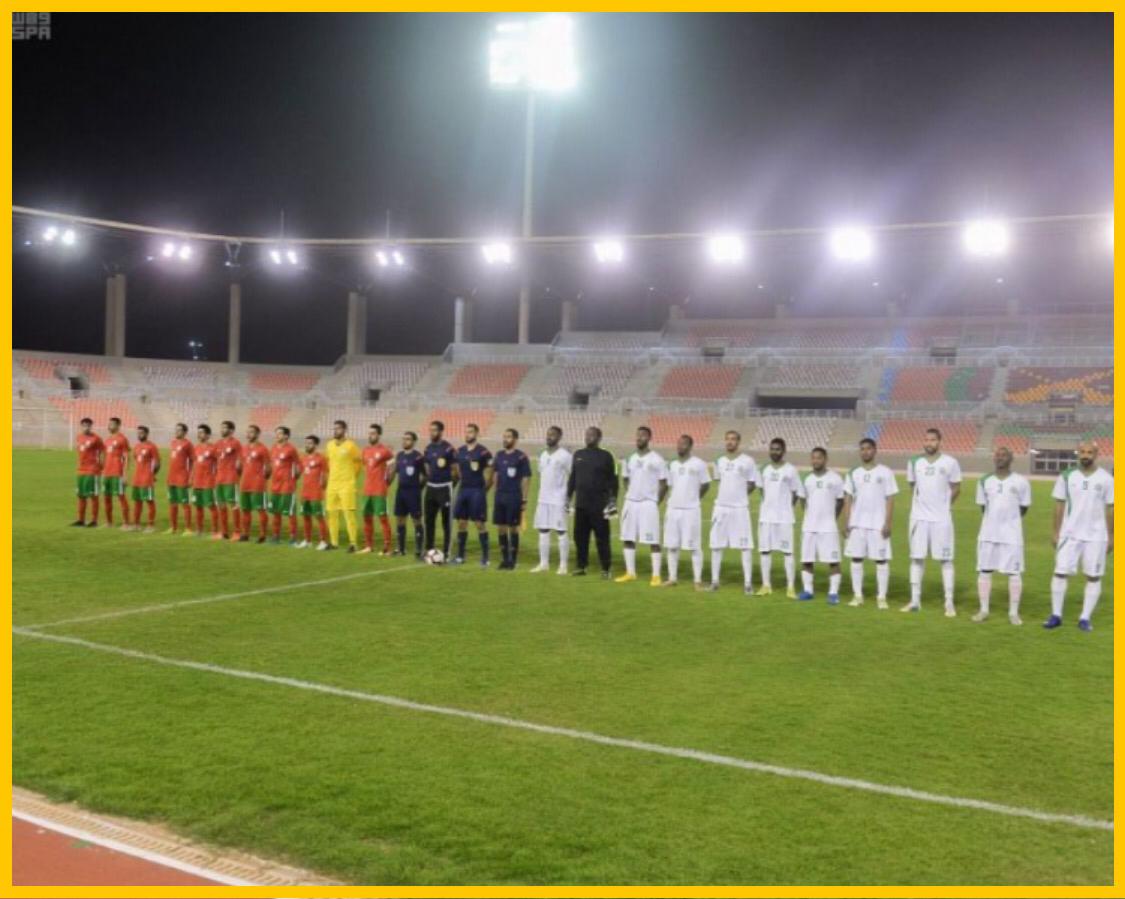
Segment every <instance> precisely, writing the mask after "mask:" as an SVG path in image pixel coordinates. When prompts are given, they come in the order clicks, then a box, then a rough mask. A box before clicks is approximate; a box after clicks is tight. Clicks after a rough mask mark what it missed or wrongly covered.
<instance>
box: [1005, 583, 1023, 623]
mask: <svg viewBox="0 0 1125 899" xmlns="http://www.w3.org/2000/svg"><path fill="white" fill-rule="evenodd" d="M1022 595H1023V578H1022V577H1021V576H1020V575H1018V574H1013V575H1012V576H1011V577H1009V578H1008V614H1009V615H1018V614H1019V613H1020V597H1021V596H1022Z"/></svg>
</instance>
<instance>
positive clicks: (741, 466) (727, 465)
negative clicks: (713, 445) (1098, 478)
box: [715, 453, 758, 509]
mask: <svg viewBox="0 0 1125 899" xmlns="http://www.w3.org/2000/svg"><path fill="white" fill-rule="evenodd" d="M715 478H716V479H717V480H718V482H719V495H718V496H716V497H715V505H717V506H730V507H731V508H735V509H745V508H747V507H748V506H749V505H750V497H749V495H748V494H747V492H746V485H747V484H757V483H758V466H757V465H755V464H754V460H753V459H751V458H750V457H749V456H747V455H746V454H745V453H743V454H742V455H741V456H735V457H734V458H733V459H732V458H731V457H730V456H719V458H718V461H716V462H715Z"/></svg>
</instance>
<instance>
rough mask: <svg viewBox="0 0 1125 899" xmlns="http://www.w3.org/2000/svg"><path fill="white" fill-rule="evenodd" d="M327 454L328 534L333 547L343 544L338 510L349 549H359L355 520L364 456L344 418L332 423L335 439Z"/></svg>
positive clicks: (325, 451)
mask: <svg viewBox="0 0 1125 899" xmlns="http://www.w3.org/2000/svg"><path fill="white" fill-rule="evenodd" d="M324 455H325V456H327V457H328V490H327V495H326V496H325V500H326V502H325V511H326V512H327V514H328V537H329V540H331V542H332V545H333V546H339V545H340V522H339V519H338V518H337V517H336V513H337V512H342V513H343V515H344V524H346V525H347V528H348V552H350V553H354V552H355V551H356V543H357V541H358V539H359V533H358V530H357V527H356V520H355V482H356V477H357V476H358V475H359V470H360V469H361V468H362V467H363V455H362V454H361V453H360V451H359V447H358V446H356V445H355V442H354V441H352V440H349V439H348V424H347V422H345V421H335V422H333V423H332V439H331V440H329V441H328V445H327V446H326V447H325V448H324Z"/></svg>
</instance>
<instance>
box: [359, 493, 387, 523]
mask: <svg viewBox="0 0 1125 899" xmlns="http://www.w3.org/2000/svg"><path fill="white" fill-rule="evenodd" d="M386 514H387V498H386V497H385V496H365V497H364V498H363V517H364V518H372V517H374V516H376V515H386Z"/></svg>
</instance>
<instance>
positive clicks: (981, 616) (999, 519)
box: [973, 446, 1031, 624]
mask: <svg viewBox="0 0 1125 899" xmlns="http://www.w3.org/2000/svg"><path fill="white" fill-rule="evenodd" d="M992 460H993V462H994V463H995V466H996V470H995V472H994V473H992V474H986V475H985V476H984V477H983V478H981V479H980V480H979V481H977V505H978V506H980V507H981V511H982V512H983V513H984V514H983V517H982V518H981V522H980V534H979V536H978V537H977V595H978V596H979V597H980V611H979V612H977V613H976V614H975V615H974V616H973V621H984V620H986V619H987V618H988V612H989V607H988V604H989V600H990V599H991V595H992V572H994V571H998V572H1000V574H1006V575H1007V576H1008V620H1009V621H1010V622H1011V623H1012V624H1023V622H1022V621H1021V620H1020V595H1021V594H1022V593H1023V516H1024V515H1026V514H1027V510H1028V509H1030V508H1031V484H1030V483H1029V482H1028V480H1027V478H1025V477H1024V476H1023V475H1021V474H1016V473H1014V472H1013V471H1012V451H1011V450H1010V449H1008V447H1006V446H998V447H997V448H996V452H994V453H993V454H992Z"/></svg>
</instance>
